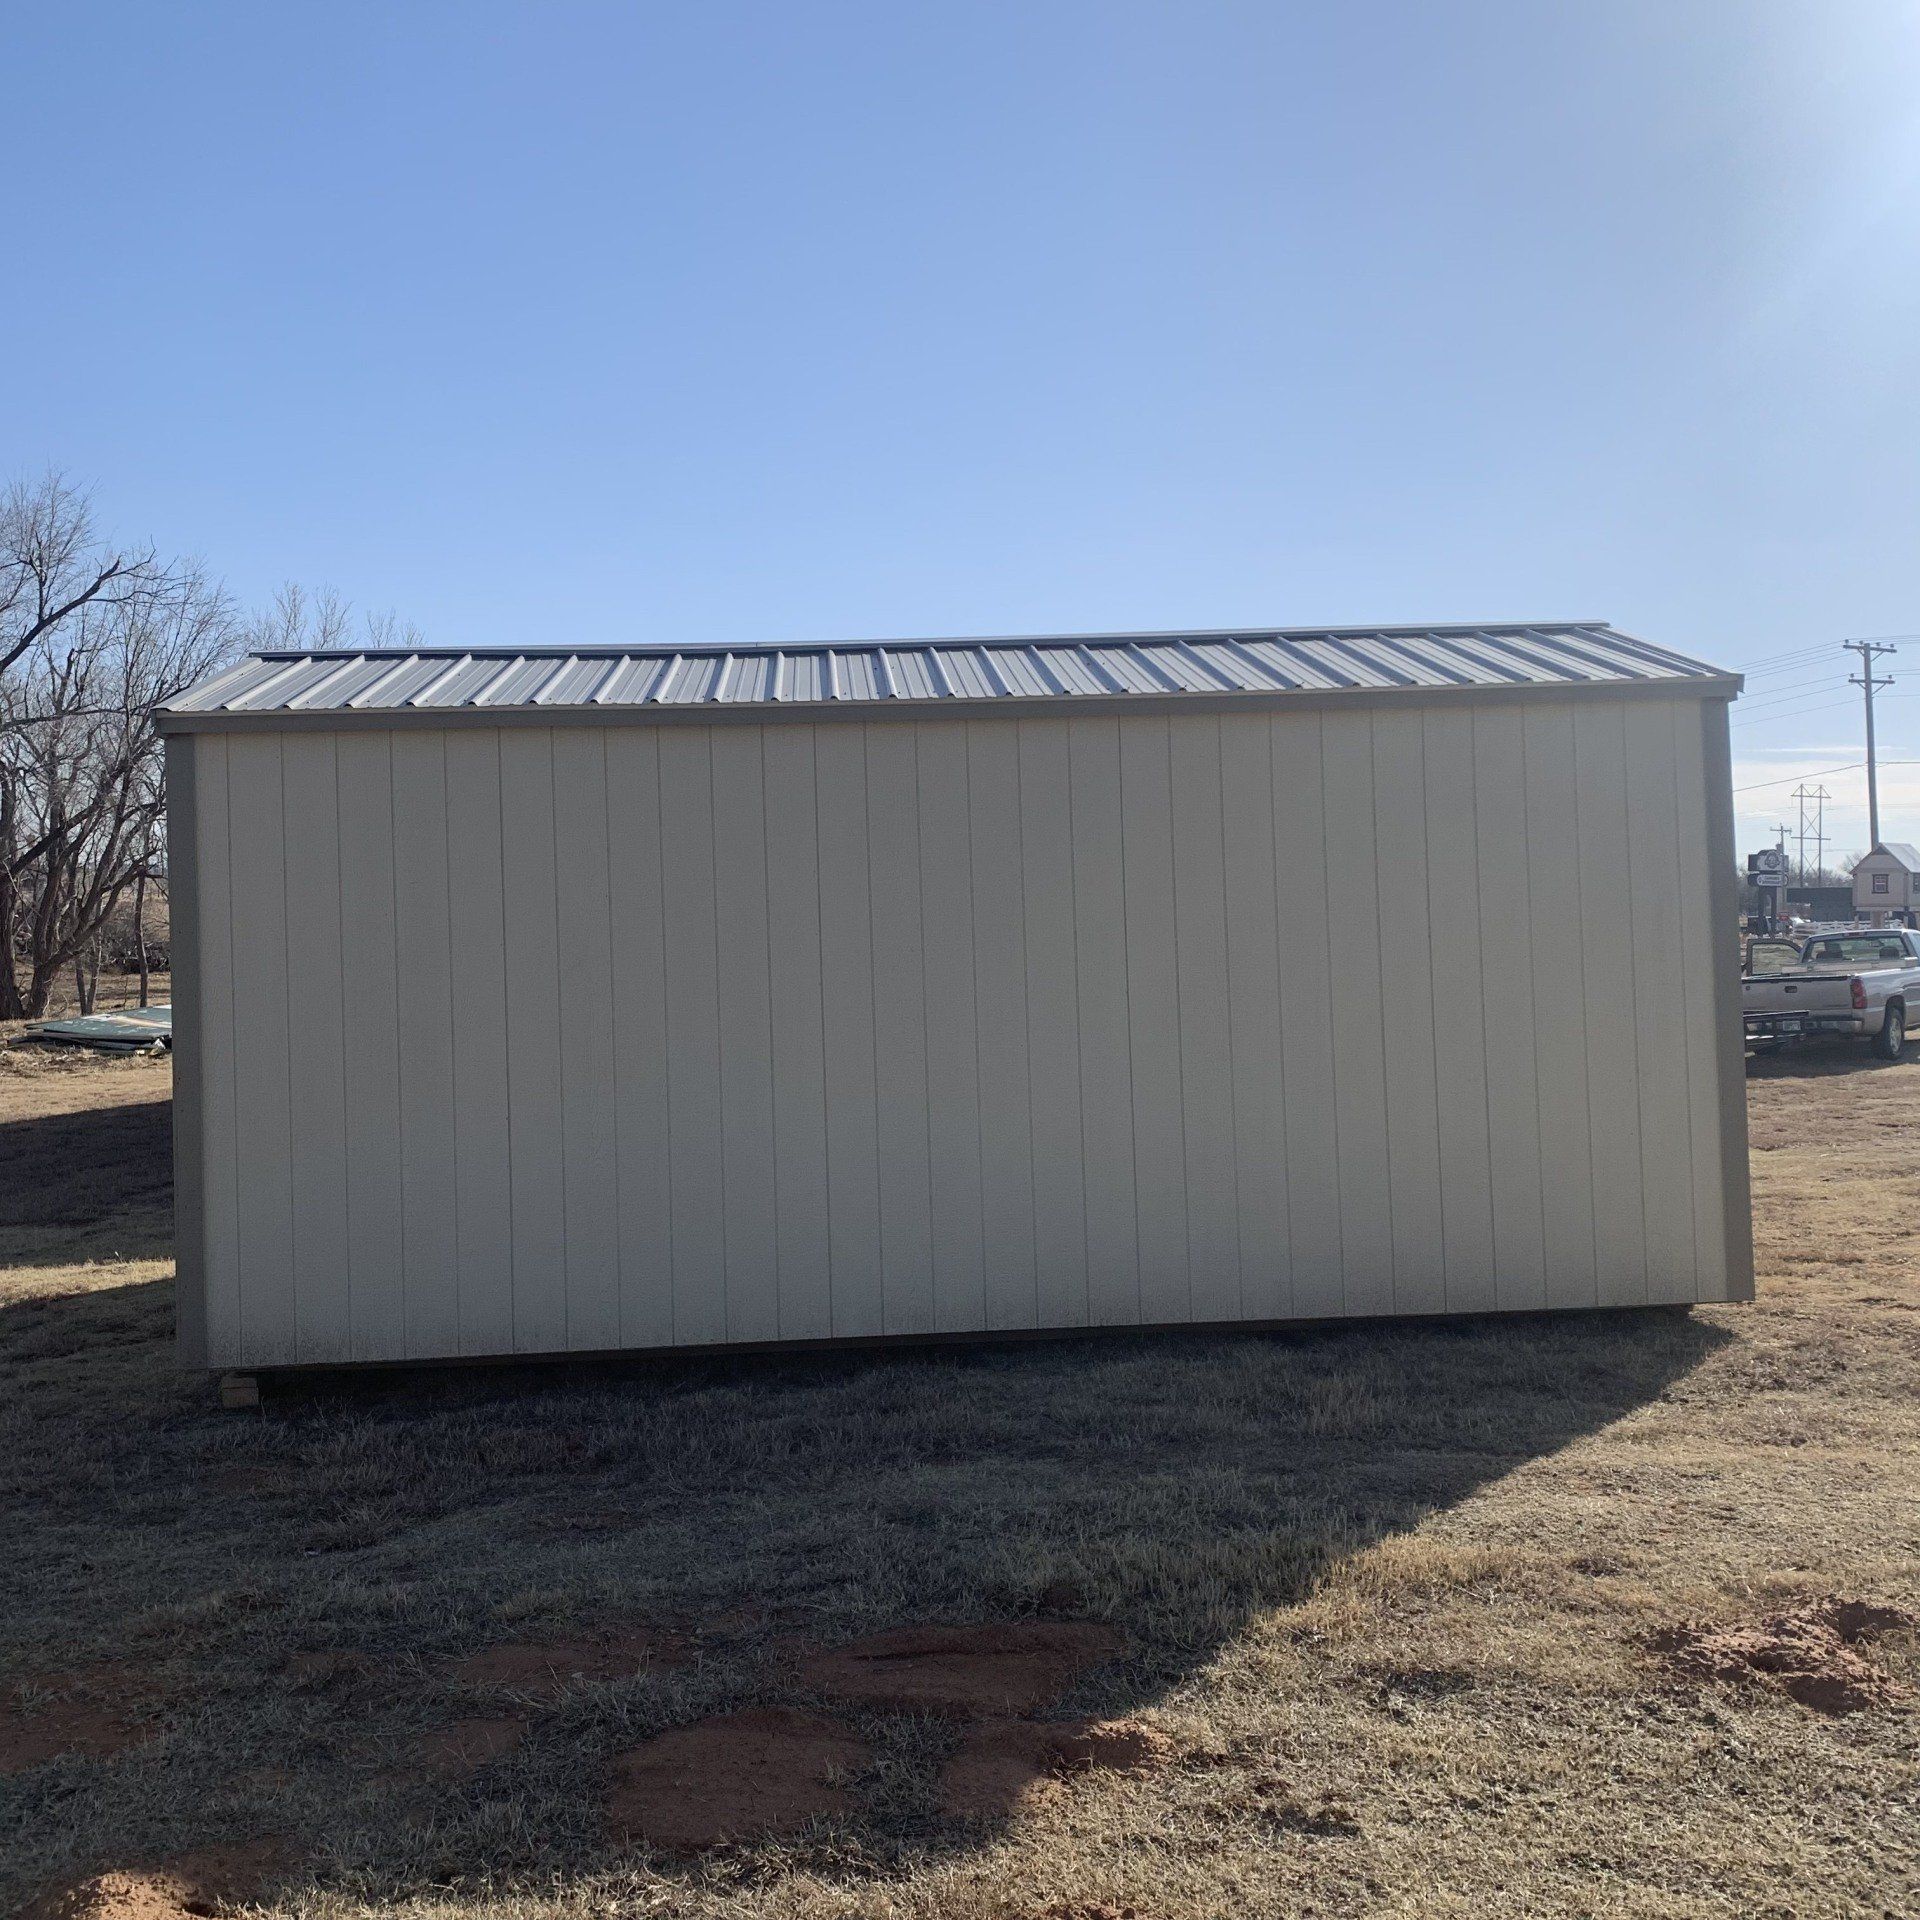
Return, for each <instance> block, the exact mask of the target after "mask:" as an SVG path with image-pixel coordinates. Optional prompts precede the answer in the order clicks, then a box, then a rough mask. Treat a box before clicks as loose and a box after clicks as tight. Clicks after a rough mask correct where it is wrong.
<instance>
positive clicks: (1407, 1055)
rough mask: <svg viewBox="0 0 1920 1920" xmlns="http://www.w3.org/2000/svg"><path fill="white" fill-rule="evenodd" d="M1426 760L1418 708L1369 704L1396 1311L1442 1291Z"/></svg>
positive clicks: (1426, 1307)
mask: <svg viewBox="0 0 1920 1920" xmlns="http://www.w3.org/2000/svg"><path fill="white" fill-rule="evenodd" d="M1425 769H1426V743H1425V737H1424V734H1423V730H1422V716H1421V714H1420V713H1419V712H1417V711H1415V712H1393V713H1376V714H1375V715H1374V716H1373V804H1374V836H1375V838H1374V844H1375V847H1376V850H1377V860H1378V865H1377V868H1376V874H1377V878H1378V883H1379V900H1380V990H1381V1010H1382V1014H1383V1016H1384V1024H1385V1032H1386V1064H1387V1160H1388V1168H1389V1182H1390V1186H1391V1190H1392V1216H1393V1304H1394V1308H1395V1310H1396V1311H1398V1312H1401V1313H1434V1312H1437V1311H1439V1310H1440V1309H1441V1308H1443V1307H1444V1306H1445V1305H1446V1301H1447V1262H1446V1230H1445V1223H1444V1222H1443V1220H1442V1217H1441V1211H1440V1103H1439V1095H1438V1092H1437V1090H1436V1081H1435V1063H1434V1031H1433V1025H1434V1014H1435V1009H1434V1000H1433V933H1432V903H1431V900H1430V899H1429V896H1428V885H1427V881H1428V873H1427V789H1426V770H1425Z"/></svg>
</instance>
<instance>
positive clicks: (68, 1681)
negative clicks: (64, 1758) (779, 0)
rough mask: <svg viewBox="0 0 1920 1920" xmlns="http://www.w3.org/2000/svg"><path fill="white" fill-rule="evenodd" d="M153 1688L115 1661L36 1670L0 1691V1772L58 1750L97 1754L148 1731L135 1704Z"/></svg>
mask: <svg viewBox="0 0 1920 1920" xmlns="http://www.w3.org/2000/svg"><path fill="white" fill-rule="evenodd" d="M156 1692H157V1689H156V1687H155V1686H154V1684H153V1682H152V1681H151V1680H149V1679H148V1678H146V1677H145V1676H144V1675H142V1674H139V1673H137V1672H135V1671H133V1670H131V1669H129V1668H126V1667H123V1666H117V1665H106V1666H98V1667H89V1668H87V1669H86V1670H85V1671H84V1672H80V1673H64V1674H42V1675H40V1676H39V1677H38V1678H36V1679H34V1680H31V1681H28V1682H25V1683H23V1684H22V1685H20V1686H18V1687H16V1688H13V1689H11V1690H9V1692H8V1693H7V1694H6V1695H5V1696H0V1774H9V1773H24V1772H25V1771H26V1770H27V1769H28V1768H29V1767H39V1766H44V1765H45V1764H46V1763H47V1762H48V1761H49V1760H56V1759H58V1758H59V1757H60V1756H61V1755H63V1754H74V1755H77V1756H79V1757H80V1758H81V1759H86V1760H100V1759H104V1758H105V1757H106V1756H107V1755H109V1754H114V1753H119V1752H121V1751H122V1750H123V1749H125V1748H127V1747H133V1746H138V1745H139V1744H140V1743H141V1742H142V1741H144V1740H147V1739H150V1738H151V1737H152V1734H151V1730H150V1729H148V1728H145V1727H142V1726H140V1725H139V1724H138V1715H137V1711H136V1710H137V1709H138V1708H139V1707H140V1706H142V1705H144V1704H145V1703H146V1702H148V1701H150V1700H151V1699H152V1698H153V1696H154V1694H155V1693H156Z"/></svg>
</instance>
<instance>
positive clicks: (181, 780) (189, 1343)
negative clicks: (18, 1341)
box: [161, 734, 208, 1367]
mask: <svg viewBox="0 0 1920 1920" xmlns="http://www.w3.org/2000/svg"><path fill="white" fill-rule="evenodd" d="M194 748H195V743H194V739H193V736H192V735H191V734H180V735H176V736H174V737H173V738H170V739H168V740H166V741H164V742H163V743H162V746H161V752H162V754H163V755H164V756H165V760H166V774H165V778H166V794H167V815H166V836H167V837H166V855H165V858H166V861H167V884H168V891H169V893H170V894H171V896H172V897H171V901H170V903H169V904H170V907H171V912H172V923H173V924H172V945H173V952H172V956H171V957H172V961H173V979H172V983H171V986H172V1000H173V1240H174V1251H173V1296H174V1312H173V1336H174V1337H173V1353H174V1360H175V1362H176V1363H177V1364H178V1365H180V1366H182V1367H204V1366H205V1365H206V1364H207V1362H208V1353H207V1109H206V1092H205V1086H204V1082H205V1077H206V996H205V975H204V973H203V971H202V967H201V960H200V954H201V949H202V947H203V946H204V945H205V933H204V931H203V930H202V927H201V924H200V919H201V903H200V883H199V866H200V855H199V847H200V825H199V822H200V810H199V805H198V801H197V799H196V789H197V787H198V785H199V776H198V772H197V766H198V762H197V761H196V759H195V754H194Z"/></svg>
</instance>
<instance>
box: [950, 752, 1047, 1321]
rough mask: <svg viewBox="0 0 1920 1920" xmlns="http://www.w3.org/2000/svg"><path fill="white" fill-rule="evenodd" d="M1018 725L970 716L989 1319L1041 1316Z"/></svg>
mask: <svg viewBox="0 0 1920 1920" xmlns="http://www.w3.org/2000/svg"><path fill="white" fill-rule="evenodd" d="M1016 727H1017V723H1016V722H1013V721H1007V720H973V721H969V722H968V723H967V790H968V801H969V806H970V808H971V812H972V828H973V836H972V837H973V951H974V970H975V993H976V995H977V1005H978V1007H979V1018H980V1177H981V1189H982V1192H983V1194H984V1197H985V1208H984V1218H985V1223H986V1268H987V1325H988V1326H990V1327H1031V1326H1035V1325H1037V1324H1038V1323H1039V1295H1038V1288H1037V1280H1036V1273H1035V1264H1034V1232H1033V1100H1032V1090H1031V1086H1030V1083H1029V1074H1030V1071H1031V1065H1030V1060H1029V1055H1028V1049H1027V929H1026V912H1025V906H1024V902H1023V899H1022V894H1023V881H1022V874H1021V864H1022V863H1021V851H1020V747H1019V735H1018V733H1017V731H1016Z"/></svg>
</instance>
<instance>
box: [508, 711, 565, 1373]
mask: <svg viewBox="0 0 1920 1920" xmlns="http://www.w3.org/2000/svg"><path fill="white" fill-rule="evenodd" d="M500 825H501V834H502V842H501V863H500V869H501V885H502V889H503V891H504V893H505V898H506V947H507V1119H508V1128H509V1132H508V1147H509V1152H510V1155H511V1158H512V1165H513V1338H514V1347H515V1350H516V1351H518V1352H521V1353H551V1352H555V1351H557V1350H559V1349H561V1348H563V1347H565V1346H566V1344H567V1296H566V1271H567V1266H566V1262H567V1250H566V1166H565V1161H564V1153H565V1145H564V1126H565V1115H564V1113H563V1110H562V1103H561V1088H560V940H559V924H558V923H559V904H558V898H557V894H556V889H555V881H554V819H553V734H552V731H551V730H550V729H548V728H545V727H508V728H506V729H505V730H504V731H503V732H502V733H501V735H500Z"/></svg>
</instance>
